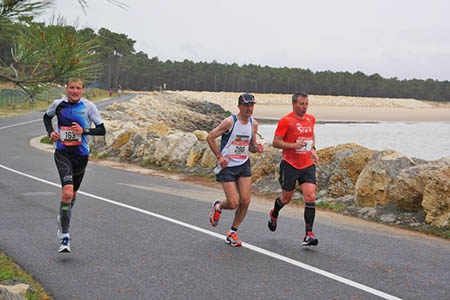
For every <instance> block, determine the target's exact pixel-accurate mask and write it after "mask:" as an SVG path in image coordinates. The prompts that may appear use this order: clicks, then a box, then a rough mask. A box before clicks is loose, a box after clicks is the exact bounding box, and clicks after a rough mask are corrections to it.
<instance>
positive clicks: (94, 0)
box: [46, 0, 450, 80]
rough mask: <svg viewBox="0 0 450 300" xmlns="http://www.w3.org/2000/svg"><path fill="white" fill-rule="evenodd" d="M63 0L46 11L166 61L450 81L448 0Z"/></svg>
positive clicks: (449, 6)
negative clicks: (122, 37) (118, 2)
mask: <svg viewBox="0 0 450 300" xmlns="http://www.w3.org/2000/svg"><path fill="white" fill-rule="evenodd" d="M122 2H124V3H126V4H127V5H128V8H127V9H122V8H119V7H117V6H114V5H112V4H111V3H109V2H107V1H106V0H88V5H89V7H88V8H87V9H86V14H84V13H83V11H82V9H81V7H80V5H79V4H78V1H77V0H57V1H55V6H54V7H53V9H51V10H49V11H48V13H47V16H46V20H48V19H49V16H50V15H52V14H54V15H61V16H63V17H64V18H65V19H66V21H67V23H68V24H71V25H73V24H75V22H77V24H78V28H83V27H90V28H92V29H94V30H98V29H100V28H102V27H104V28H107V29H109V30H111V31H113V32H116V33H124V34H126V35H127V36H128V37H129V38H131V39H133V40H136V43H135V49H136V51H143V52H145V53H147V54H148V55H149V57H154V56H157V57H158V58H159V59H160V60H163V61H166V60H168V59H170V60H176V61H183V60H184V59H189V60H193V61H195V62H199V61H207V62H211V61H213V60H216V61H217V62H219V63H234V62H235V63H237V64H239V65H242V64H250V63H252V64H259V65H262V66H264V65H269V66H272V67H284V66H286V67H295V68H303V69H306V68H308V69H310V70H312V71H325V70H331V71H334V72H337V71H349V72H352V73H353V72H356V71H361V72H364V73H365V74H367V75H370V74H373V73H378V74H380V75H381V76H383V77H386V78H389V77H398V78H399V79H405V78H406V79H411V78H418V79H428V78H431V79H437V80H450V17H449V12H450V1H449V0H428V1H426V0H321V1H314V0H309V1H304V0H128V1H127V0H122Z"/></svg>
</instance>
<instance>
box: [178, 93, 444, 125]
mask: <svg viewBox="0 0 450 300" xmlns="http://www.w3.org/2000/svg"><path fill="white" fill-rule="evenodd" d="M171 93H179V94H180V95H182V96H183V97H185V98H187V99H196V100H207V101H210V102H213V103H216V104H219V105H221V106H222V107H223V108H224V109H225V110H229V111H231V112H232V113H236V112H238V109H237V98H238V96H239V94H240V93H231V92H218V93H214V92H191V91H176V92H171ZM254 95H255V98H256V101H257V104H256V106H255V110H254V116H255V118H262V119H280V118H281V117H283V116H284V115H286V114H287V113H289V112H291V111H292V105H291V100H290V99H291V95H281V94H254ZM309 100H310V101H309V109H308V112H309V113H310V114H312V115H314V116H315V117H316V120H317V121H319V122H320V121H322V122H326V121H337V122H347V121H349V122H351V121H355V122H363V121H370V122H450V103H448V102H447V103H435V102H430V101H419V100H415V99H389V98H367V97H344V96H315V95H310V97H309Z"/></svg>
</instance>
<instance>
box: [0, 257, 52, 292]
mask: <svg viewBox="0 0 450 300" xmlns="http://www.w3.org/2000/svg"><path fill="white" fill-rule="evenodd" d="M5 280H19V281H23V282H26V283H28V284H29V285H30V286H31V287H32V288H31V289H30V290H31V291H28V292H27V294H26V295H25V298H26V299H30V300H51V299H53V298H51V297H50V296H49V295H48V294H47V292H46V291H45V290H44V289H43V288H42V286H41V285H40V284H39V283H38V282H37V281H36V280H34V279H33V277H31V276H30V275H28V274H27V273H26V272H25V271H24V270H23V269H22V268H20V267H19V266H18V265H17V264H16V263H15V261H14V259H13V258H11V257H9V256H7V255H6V254H5V253H3V252H1V251H0V282H1V281H5Z"/></svg>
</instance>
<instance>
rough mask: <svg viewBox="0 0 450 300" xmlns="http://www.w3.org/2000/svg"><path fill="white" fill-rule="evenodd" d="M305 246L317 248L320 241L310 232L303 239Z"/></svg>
mask: <svg viewBox="0 0 450 300" xmlns="http://www.w3.org/2000/svg"><path fill="white" fill-rule="evenodd" d="M302 244H303V246H317V244H319V240H318V239H317V238H316V237H315V236H314V233H313V232H312V231H308V232H307V233H306V234H305V237H304V238H303V243H302Z"/></svg>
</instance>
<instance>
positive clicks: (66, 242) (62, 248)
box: [58, 236, 70, 253]
mask: <svg viewBox="0 0 450 300" xmlns="http://www.w3.org/2000/svg"><path fill="white" fill-rule="evenodd" d="M58 252H60V253H62V252H64V253H70V237H67V236H65V237H63V238H62V239H61V245H59V249H58Z"/></svg>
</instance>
